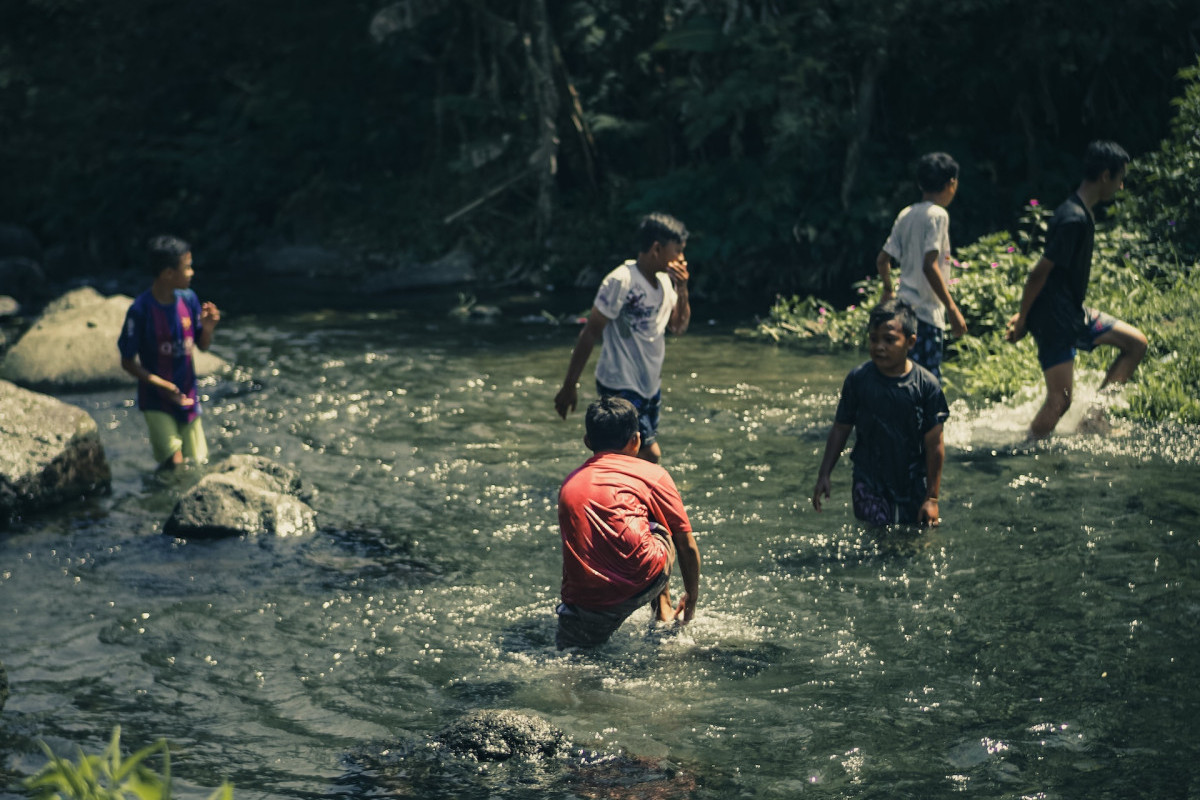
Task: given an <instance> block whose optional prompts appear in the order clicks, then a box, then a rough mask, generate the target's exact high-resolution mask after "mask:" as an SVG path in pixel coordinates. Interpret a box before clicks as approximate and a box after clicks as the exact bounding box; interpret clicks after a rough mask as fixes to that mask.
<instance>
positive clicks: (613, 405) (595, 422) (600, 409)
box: [583, 395, 638, 453]
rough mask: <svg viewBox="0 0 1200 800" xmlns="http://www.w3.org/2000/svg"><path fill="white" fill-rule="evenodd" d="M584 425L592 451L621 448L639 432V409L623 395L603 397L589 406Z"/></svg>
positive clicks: (598, 451)
mask: <svg viewBox="0 0 1200 800" xmlns="http://www.w3.org/2000/svg"><path fill="white" fill-rule="evenodd" d="M583 426H584V430H585V431H587V439H588V447H590V448H591V449H592V452H594V453H600V452H604V451H606V450H620V449H621V448H623V447H624V446H625V445H626V444H628V443H629V440H630V439H632V438H633V435H634V434H635V433H637V432H638V413H637V409H636V408H634V407H633V403H631V402H629V401H628V400H626V399H625V398H623V397H617V396H616V395H610V396H608V397H601V398H600V399H599V400H597V401H595V402H594V403H592V404H591V405H590V406H588V408H587V415H586V416H585V417H584V419H583Z"/></svg>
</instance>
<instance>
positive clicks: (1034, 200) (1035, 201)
mask: <svg viewBox="0 0 1200 800" xmlns="http://www.w3.org/2000/svg"><path fill="white" fill-rule="evenodd" d="M1029 205H1031V206H1033V207H1034V208H1037V206H1038V201H1037V199H1036V198H1035V199H1033V200H1030V201H1029Z"/></svg>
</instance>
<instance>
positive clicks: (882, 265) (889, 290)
mask: <svg viewBox="0 0 1200 800" xmlns="http://www.w3.org/2000/svg"><path fill="white" fill-rule="evenodd" d="M875 270H876V271H877V272H878V273H879V279H880V280H881V281H883V294H882V295H880V297H879V302H881V303H884V302H887V301H888V300H891V299H892V298H893V297H895V296H896V287H895V286H893V285H892V257H891V256H889V255H888V254H887V251H886V250H880V251H879V255H877V256H875Z"/></svg>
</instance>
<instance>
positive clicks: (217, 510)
mask: <svg viewBox="0 0 1200 800" xmlns="http://www.w3.org/2000/svg"><path fill="white" fill-rule="evenodd" d="M311 499H312V494H311V492H309V491H308V490H307V489H306V488H305V487H304V484H303V481H302V480H301V479H300V475H299V473H297V472H296V471H295V470H293V469H290V468H288V467H284V466H282V465H280V464H276V463H275V462H273V461H271V460H270V459H268V458H264V457H262V456H251V455H234V456H230V457H229V458H227V459H225V460H224V461H222V462H220V463H219V464H217V465H215V466H214V467H213V468H212V471H211V472H209V474H207V475H205V476H204V477H203V478H201V479H200V481H199V483H197V484H196V485H195V486H193V487H192V488H191V489H190V490H188V492H187V493H186V494H184V496H183V497H181V498H179V502H178V503H176V504H175V510H174V511H172V512H171V516H170V517H169V518H168V519H167V522H166V525H164V526H163V533H166V534H168V535H169V536H178V537H180V538H201V537H221V536H255V535H258V534H260V533H261V534H267V535H271V536H298V535H301V534H306V533H313V532H314V531H316V529H317V524H316V519H317V512H316V511H314V510H313V509H312V507H311V506H309V505H308V503H309V501H311Z"/></svg>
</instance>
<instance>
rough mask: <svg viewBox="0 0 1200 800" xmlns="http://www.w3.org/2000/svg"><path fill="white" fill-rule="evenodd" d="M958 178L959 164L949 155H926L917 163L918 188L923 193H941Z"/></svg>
mask: <svg viewBox="0 0 1200 800" xmlns="http://www.w3.org/2000/svg"><path fill="white" fill-rule="evenodd" d="M957 177H958V162H957V161H955V160H954V159H953V158H951V156H950V154H949V153H926V154H925V155H923V156H921V158H920V160H918V161H917V186H920V187H921V191H922V192H940V191H941V190H942V189H945V188H946V184H947V183H949V182H950V181H951V179H953V178H957Z"/></svg>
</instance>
